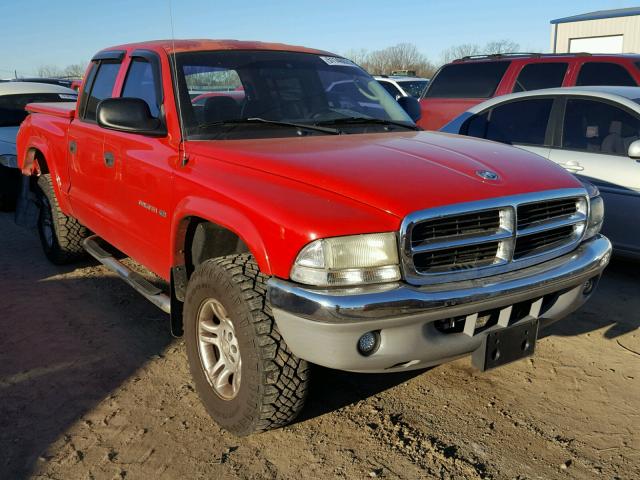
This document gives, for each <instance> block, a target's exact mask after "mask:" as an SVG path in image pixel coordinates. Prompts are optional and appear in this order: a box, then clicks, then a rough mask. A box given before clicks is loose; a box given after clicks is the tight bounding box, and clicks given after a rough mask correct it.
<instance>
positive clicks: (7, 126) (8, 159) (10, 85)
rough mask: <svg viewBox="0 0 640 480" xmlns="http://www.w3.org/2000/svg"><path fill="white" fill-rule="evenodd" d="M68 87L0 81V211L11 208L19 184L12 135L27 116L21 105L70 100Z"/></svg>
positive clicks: (73, 97) (73, 93)
mask: <svg viewBox="0 0 640 480" xmlns="http://www.w3.org/2000/svg"><path fill="white" fill-rule="evenodd" d="M77 96H78V94H77V92H76V91H75V90H71V89H70V88H66V87H61V86H59V85H52V84H49V83H35V82H33V81H29V82H20V81H11V82H1V83H0V210H11V209H13V207H14V205H15V202H16V197H17V195H18V190H19V186H20V183H19V182H20V178H21V175H20V171H19V170H18V163H17V161H16V135H17V133H18V128H19V127H20V123H22V120H24V118H25V117H26V116H27V112H26V111H25V109H24V107H25V105H26V104H28V103H34V102H74V101H75V100H76V99H77Z"/></svg>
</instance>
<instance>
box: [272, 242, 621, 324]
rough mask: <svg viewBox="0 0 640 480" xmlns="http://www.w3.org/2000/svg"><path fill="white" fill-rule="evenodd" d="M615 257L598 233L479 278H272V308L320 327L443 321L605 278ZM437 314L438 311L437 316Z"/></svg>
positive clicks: (608, 243) (609, 246)
mask: <svg viewBox="0 0 640 480" xmlns="http://www.w3.org/2000/svg"><path fill="white" fill-rule="evenodd" d="M610 256H611V242H609V240H608V239H607V238H606V237H604V236H602V235H598V236H596V237H594V238H593V239H591V240H588V241H586V242H584V243H583V244H581V245H580V246H579V247H578V248H577V249H575V250H574V251H573V252H571V253H569V254H567V255H564V256H562V257H558V258H556V259H553V260H550V261H549V262H546V263H544V264H541V265H535V266H533V267H531V268H527V269H524V270H518V271H515V272H509V273H505V274H502V275H496V276H494V277H490V278H487V279H484V281H479V280H468V281H465V282H458V283H448V284H440V285H437V286H433V287H432V286H423V287H416V286H412V285H407V284H406V283H390V284H381V285H371V286H367V287H354V288H342V289H314V288H308V287H306V286H302V285H300V284H296V283H293V282H289V281H286V280H281V279H277V278H271V279H269V281H268V283H267V293H268V301H269V302H270V304H271V306H272V308H274V309H280V310H283V311H286V312H288V313H290V314H292V315H296V316H299V317H304V318H307V319H310V320H311V321H314V322H319V323H329V324H334V323H353V322H356V323H357V322H361V321H373V320H382V319H394V318H399V317H403V318H404V317H407V316H410V315H420V314H422V315H428V314H429V313H430V312H436V313H437V314H438V316H440V317H442V315H443V313H444V311H445V310H446V315H447V317H451V316H457V315H464V314H467V313H473V311H478V309H480V310H482V308H480V307H479V306H478V304H479V303H483V302H484V303H486V302H492V304H495V305H496V306H501V305H504V306H506V305H510V304H513V303H515V302H519V301H524V300H528V299H532V298H537V297H540V296H544V295H546V294H548V293H552V292H556V291H559V290H563V289H565V288H572V287H575V286H578V285H580V284H581V283H582V282H585V281H586V280H588V279H590V278H593V277H594V276H596V275H599V274H600V273H601V272H602V270H603V269H604V268H605V267H606V265H607V264H608V262H609V258H610ZM434 315H435V313H434Z"/></svg>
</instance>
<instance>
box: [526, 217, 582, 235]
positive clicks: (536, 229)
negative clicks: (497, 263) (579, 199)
mask: <svg viewBox="0 0 640 480" xmlns="http://www.w3.org/2000/svg"><path fill="white" fill-rule="evenodd" d="M586 221H587V216H586V215H585V214H583V213H577V214H575V215H571V216H564V217H559V218H558V219H554V220H549V221H546V222H544V223H541V222H538V223H536V224H535V225H534V226H532V227H527V228H521V229H519V230H518V237H526V236H527V235H532V234H534V233H540V232H545V231H547V230H553V229H555V228H561V227H568V226H569V225H575V224H576V223H580V222H586Z"/></svg>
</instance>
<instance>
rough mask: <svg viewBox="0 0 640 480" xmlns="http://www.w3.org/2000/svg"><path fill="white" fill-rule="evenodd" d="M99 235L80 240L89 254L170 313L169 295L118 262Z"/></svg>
mask: <svg viewBox="0 0 640 480" xmlns="http://www.w3.org/2000/svg"><path fill="white" fill-rule="evenodd" d="M99 241H100V237H98V236H97V235H92V236H90V237H87V238H85V239H84V241H83V242H82V246H83V247H84V249H85V250H86V251H87V252H89V254H90V255H91V256H92V257H93V258H95V259H96V260H98V261H99V262H100V263H102V264H103V265H104V266H105V267H107V268H108V269H109V270H112V271H114V272H115V273H117V274H118V276H119V277H120V278H122V280H124V281H125V282H127V283H128V284H129V285H131V286H132V287H133V288H134V289H135V290H136V291H137V292H138V293H139V294H140V295H142V296H143V297H144V298H146V299H147V300H149V301H150V302H151V303H153V304H154V305H155V306H156V307H158V308H160V310H162V311H163V312H165V313H171V298H170V297H169V295H167V294H165V293H162V290H160V289H159V288H158V287H156V286H155V285H153V284H152V283H151V282H149V281H148V280H147V279H146V278H144V277H143V276H142V275H140V274H139V273H137V272H134V271H133V270H131V269H130V268H128V267H127V266H125V265H123V264H122V263H120V262H119V261H118V260H116V259H115V258H114V256H113V255H111V254H110V253H109V252H107V251H106V250H104V249H103V248H102V247H101V246H100V243H99Z"/></svg>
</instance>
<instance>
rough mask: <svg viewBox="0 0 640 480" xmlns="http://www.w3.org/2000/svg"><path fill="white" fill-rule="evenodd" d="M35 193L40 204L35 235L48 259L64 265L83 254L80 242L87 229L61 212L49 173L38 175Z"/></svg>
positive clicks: (85, 235)
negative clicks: (36, 234)
mask: <svg viewBox="0 0 640 480" xmlns="http://www.w3.org/2000/svg"><path fill="white" fill-rule="evenodd" d="M37 195H38V200H39V203H40V214H39V215H38V234H39V236H40V242H41V243H42V249H43V250H44V254H45V255H46V257H47V258H48V259H49V261H50V262H51V263H54V264H56V265H65V264H68V263H73V262H75V261H78V260H80V259H82V258H84V257H86V252H85V250H84V248H83V247H82V241H83V240H84V239H85V238H87V237H88V236H89V235H90V232H89V230H88V229H87V228H86V227H84V226H83V225H82V224H81V223H80V222H78V220H76V219H75V218H73V217H70V216H68V215H65V214H64V213H62V211H61V210H60V206H59V204H58V199H57V198H56V194H55V191H54V189H53V183H52V181H51V175H50V174H48V173H47V174H44V175H40V176H39V177H38V181H37Z"/></svg>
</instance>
